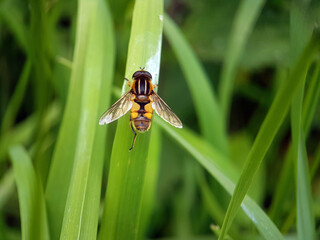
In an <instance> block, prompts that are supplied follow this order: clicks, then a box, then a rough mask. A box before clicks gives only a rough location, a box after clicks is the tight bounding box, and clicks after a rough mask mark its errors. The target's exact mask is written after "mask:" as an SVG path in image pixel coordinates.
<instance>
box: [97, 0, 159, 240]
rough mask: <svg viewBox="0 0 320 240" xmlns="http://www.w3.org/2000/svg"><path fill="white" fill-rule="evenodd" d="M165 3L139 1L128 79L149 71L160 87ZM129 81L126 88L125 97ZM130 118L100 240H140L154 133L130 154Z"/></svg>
mask: <svg viewBox="0 0 320 240" xmlns="http://www.w3.org/2000/svg"><path fill="white" fill-rule="evenodd" d="M162 14H163V2H162V1H161V0H152V1H150V0H137V1H136V2H135V6H134V12H133V19H132V28H131V35H130V42H129V49H128V57H127V66H126V73H125V77H126V78H128V79H131V76H132V74H133V73H134V72H135V71H137V70H139V67H145V69H146V70H147V71H149V72H150V73H151V74H152V76H153V84H158V78H159V67H160V54H161V42H162V20H163V15H162ZM125 87H126V81H125V82H124V85H123V91H122V93H124V92H125V91H126V90H125ZM128 123H129V116H128V115H126V116H125V117H123V118H121V119H120V120H118V126H117V130H116V135H115V139H114V142H113V149H112V154H111V160H110V170H109V177H108V187H107V193H106V200H105V209H104V214H103V220H102V225H101V231H100V235H99V238H100V239H137V238H138V237H139V236H140V233H139V232H138V231H139V230H140V229H139V227H138V226H139V224H140V221H141V218H140V211H141V210H140V207H141V201H143V200H142V193H143V185H144V179H145V174H146V173H145V171H146V166H147V155H148V146H149V138H150V133H149V132H148V133H144V134H139V135H138V137H137V141H136V144H135V147H134V149H133V150H132V151H131V152H129V151H128V149H129V147H130V146H131V143H132V139H133V134H132V131H131V129H130V127H129V124H128Z"/></svg>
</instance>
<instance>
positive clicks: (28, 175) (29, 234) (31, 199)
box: [10, 145, 49, 240]
mask: <svg viewBox="0 0 320 240" xmlns="http://www.w3.org/2000/svg"><path fill="white" fill-rule="evenodd" d="M10 157H11V160H12V163H13V170H14V175H15V179H16V183H17V188H18V195H19V204H20V212H21V225H22V239H24V240H45V239H49V229H48V222H47V214H46V207H45V200H44V194H43V189H42V186H41V183H40V180H39V178H38V176H37V175H36V172H35V171H34V169H33V166H32V161H31V159H30V157H29V155H28V153H27V152H26V151H25V149H24V148H23V147H22V146H19V145H17V146H14V147H11V148H10Z"/></svg>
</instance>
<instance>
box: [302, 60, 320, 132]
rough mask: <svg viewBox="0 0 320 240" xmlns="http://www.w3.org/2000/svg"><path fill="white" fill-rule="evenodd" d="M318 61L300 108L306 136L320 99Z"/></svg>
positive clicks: (319, 64) (319, 65)
mask: <svg viewBox="0 0 320 240" xmlns="http://www.w3.org/2000/svg"><path fill="white" fill-rule="evenodd" d="M319 73H320V61H318V62H317V63H316V66H315V69H314V72H313V74H312V77H311V80H310V83H309V87H308V89H307V92H306V97H305V99H304V102H303V109H302V111H303V112H302V123H303V126H304V127H303V131H304V132H305V135H306V138H307V136H308V135H309V132H310V126H311V123H312V120H313V119H314V114H315V112H316V109H317V106H319V100H320V74H319Z"/></svg>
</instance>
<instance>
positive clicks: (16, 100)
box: [1, 59, 31, 134]
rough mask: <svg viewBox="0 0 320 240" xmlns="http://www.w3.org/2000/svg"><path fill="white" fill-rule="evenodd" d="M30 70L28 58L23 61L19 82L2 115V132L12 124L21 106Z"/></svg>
mask: <svg viewBox="0 0 320 240" xmlns="http://www.w3.org/2000/svg"><path fill="white" fill-rule="evenodd" d="M30 70H31V61H30V60H29V59H28V60H27V61H26V62H25V65H24V67H23V71H22V73H21V76H20V79H19V82H18V84H17V87H16V89H15V91H14V93H13V95H12V97H11V99H10V102H9V104H8V107H7V110H6V113H5V115H4V117H3V120H2V124H1V133H2V134H3V133H4V132H5V131H8V130H9V129H10V128H11V127H12V125H13V124H14V121H15V118H16V116H17V113H18V110H19V108H20V106H21V103H22V100H23V97H24V95H25V92H26V88H27V85H28V81H29V75H30Z"/></svg>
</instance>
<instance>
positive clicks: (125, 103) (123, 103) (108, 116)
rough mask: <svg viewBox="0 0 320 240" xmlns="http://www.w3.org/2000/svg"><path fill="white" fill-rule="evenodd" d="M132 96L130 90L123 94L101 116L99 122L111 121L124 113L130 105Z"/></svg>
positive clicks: (106, 122) (101, 123)
mask: <svg viewBox="0 0 320 240" xmlns="http://www.w3.org/2000/svg"><path fill="white" fill-rule="evenodd" d="M133 97H134V96H133V95H132V94H131V92H130V91H129V92H127V93H126V94H125V95H123V96H122V97H121V98H120V99H119V100H118V101H116V102H115V103H114V104H113V105H112V106H111V107H110V108H109V109H108V110H107V111H106V112H105V113H104V114H103V115H102V116H101V118H100V120H99V124H100V125H103V124H108V123H111V122H113V121H115V120H117V119H118V118H120V117H122V116H123V115H124V114H126V113H127V112H128V111H129V110H130V109H131V107H132V104H133V103H132V99H133Z"/></svg>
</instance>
